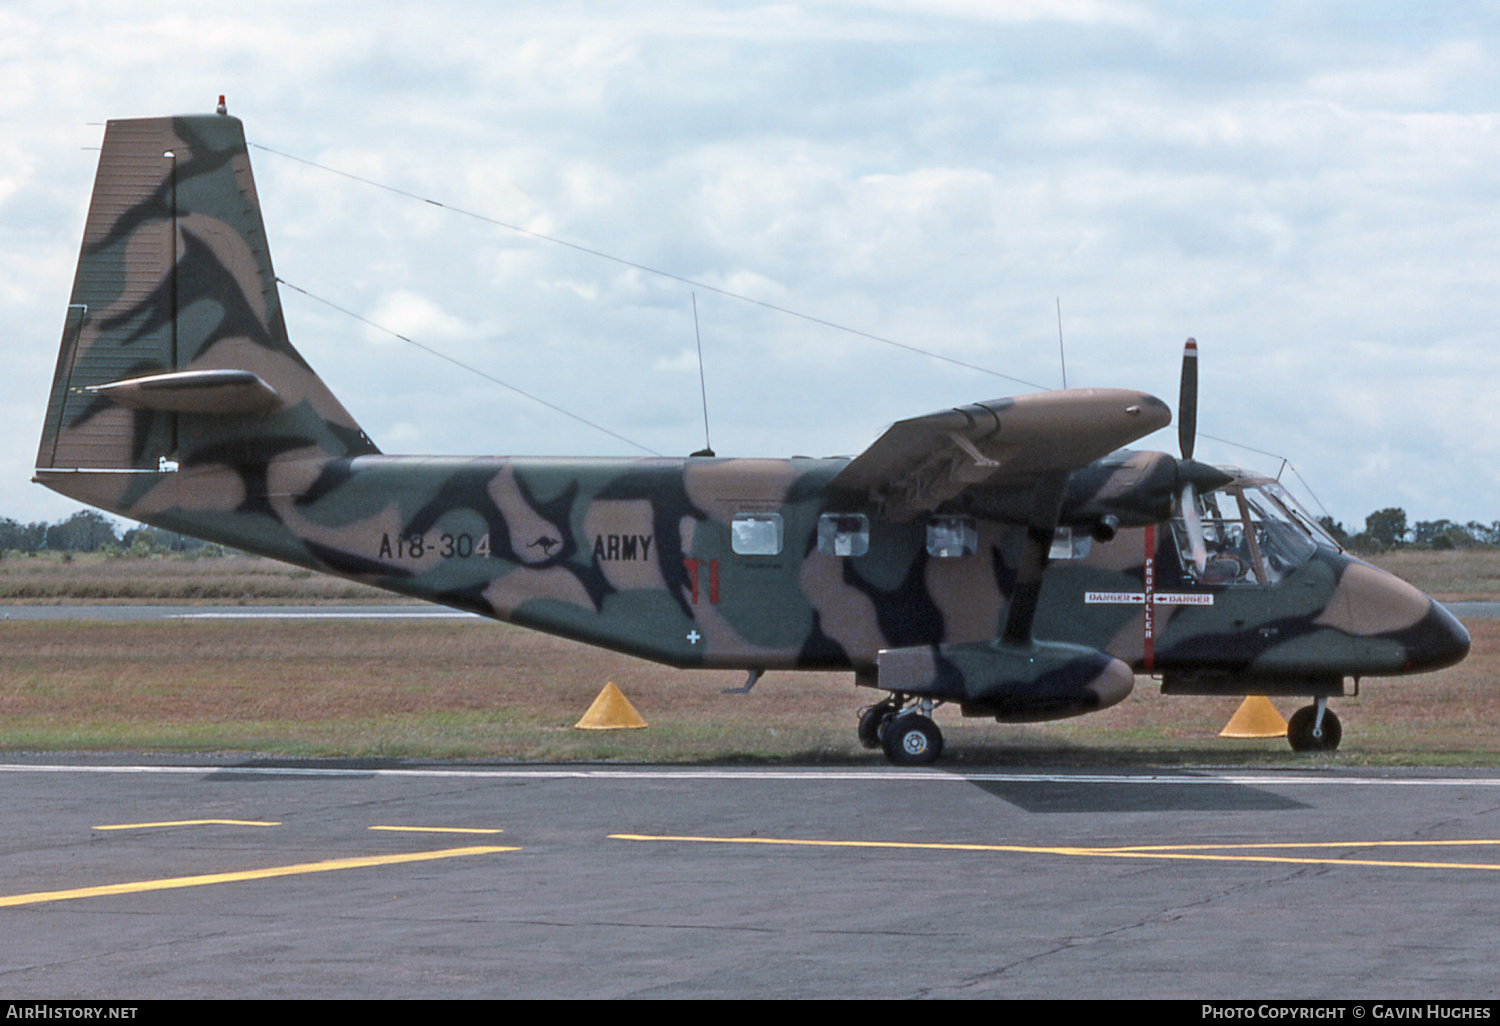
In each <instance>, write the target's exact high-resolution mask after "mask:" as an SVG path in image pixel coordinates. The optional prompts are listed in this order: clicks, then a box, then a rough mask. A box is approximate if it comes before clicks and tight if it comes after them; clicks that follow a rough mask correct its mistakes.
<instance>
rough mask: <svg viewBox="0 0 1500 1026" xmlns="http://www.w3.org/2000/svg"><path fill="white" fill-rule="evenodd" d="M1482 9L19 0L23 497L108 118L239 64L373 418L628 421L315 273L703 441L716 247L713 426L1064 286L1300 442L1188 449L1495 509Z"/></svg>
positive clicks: (1089, 335) (322, 319)
mask: <svg viewBox="0 0 1500 1026" xmlns="http://www.w3.org/2000/svg"><path fill="white" fill-rule="evenodd" d="M1497 48H1500V16H1496V15H1495V14H1494V13H1492V11H1491V10H1490V8H1489V5H1480V4H1472V5H1471V4H1463V3H1456V4H1446V5H1435V4H1418V3H1409V4H1408V3H1378V2H1369V0H1366V2H1358V3H1355V2H1351V3H1334V2H1317V0H1297V2H1295V3H1274V2H1273V3H1242V4H1240V3H1212V4H1209V3H1204V4H1192V3H1159V4H1148V3H1129V2H1113V0H1050V2H1047V0H1039V2H1030V3H1019V2H1018V3H1008V2H1004V0H988V2H985V0H936V2H922V3H917V2H910V3H909V2H904V0H873V2H853V0H851V2H844V3H840V2H829V3H754V2H745V3H730V2H718V3H710V2H695V0H679V2H637V3H630V2H610V3H567V2H557V0H549V2H546V3H531V2H528V0H509V2H507V3H505V4H486V3H471V2H459V0H451V2H444V0H425V2H424V3H422V4H420V5H415V4H400V5H397V4H381V3H364V4H353V3H347V2H346V3H318V2H316V0H311V2H310V0H297V2H290V3H275V2H266V3H255V4H220V5H213V4H204V3H201V2H194V3H191V4H189V3H180V2H177V0H157V2H155V3H153V4H151V5H150V6H149V11H147V10H143V8H142V5H140V4H137V3H124V2H120V3H113V2H101V0H90V2H88V3H68V2H59V0H52V2H48V3H40V2H35V3H33V2H28V0H19V2H9V3H4V4H0V111H3V113H0V124H3V126H4V131H3V132H0V240H3V245H0V339H3V345H4V346H5V347H6V352H7V354H8V360H7V368H8V372H7V373H6V374H5V375H4V376H3V379H0V389H3V390H4V404H3V412H0V416H3V418H4V428H5V437H7V438H8V439H9V440H10V441H9V443H8V444H6V445H5V446H3V447H0V516H11V517H15V518H17V519H20V520H35V519H46V520H53V519H58V518H61V517H64V516H67V515H68V514H69V513H70V512H71V511H72V510H74V509H76V508H78V507H77V506H76V505H74V504H72V503H70V502H68V501H66V500H63V499H61V498H60V497H57V496H53V495H52V494H51V493H50V492H47V491H46V490H45V489H43V488H41V487H40V486H38V485H34V484H31V483H30V482H29V478H30V468H31V466H32V461H33V457H34V455H35V447H36V439H37V437H38V435H39V431H40V423H41V418H42V411H43V407H44V402H43V400H44V396H45V392H46V389H47V386H48V384H49V383H50V380H51V376H52V371H53V367H54V364H55V360H56V353H57V345H58V339H59V337H60V334H61V330H62V320H63V311H64V307H65V305H66V302H67V297H68V293H69V289H70V286H71V282H72V276H73V271H74V267H75V264H76V260H77V252H78V242H79V238H80V235H81V232H82V226H83V219H84V214H85V210H86V207H87V200H88V193H89V189H90V187H91V183H92V179H93V174H94V166H95V162H96V160H97V155H96V154H95V153H94V152H93V151H92V150H91V149H90V147H96V146H97V145H98V143H99V139H100V135H101V132H102V128H101V127H100V125H101V123H102V122H103V121H104V120H105V119H107V118H121V117H138V116H152V115H160V114H173V113H183V112H198V111H201V112H207V111H210V110H212V108H213V105H214V103H215V101H216V99H217V97H218V95H219V94H220V93H223V94H226V95H227V97H228V102H229V107H230V111H231V113H234V114H236V115H238V116H239V117H241V118H242V119H244V122H245V127H246V133H247V135H248V137H249V139H250V140H251V142H252V143H253V144H256V145H257V146H258V147H260V148H257V149H254V150H252V160H253V161H254V165H255V174H256V180H257V185H258V188H259V190H260V195H261V200H262V205H263V208H264V211H265V215H266V221H267V228H268V233H269V236H270V240H271V246H272V255H273V259H274V262H275V265H276V270H277V272H278V274H279V275H280V276H281V277H282V278H283V279H285V280H286V281H287V282H289V283H291V284H293V285H295V286H297V287H298V288H299V289H303V290H305V291H306V292H307V293H310V294H312V295H313V296H316V297H318V300H314V299H310V298H308V297H307V296H305V295H302V294H300V293H297V292H292V291H289V290H285V289H284V290H283V292H282V302H283V305H284V307H285V309H286V313H287V320H288V324H289V328H290V331H291V334H292V340H293V342H294V344H295V345H296V346H297V347H298V348H299V349H300V350H301V352H302V354H303V355H304V357H306V358H307V360H308V361H309V362H310V363H311V364H312V365H313V366H314V367H315V368H316V369H317V370H318V371H319V372H320V373H321V374H322V375H323V377H324V378H325V379H326V380H327V381H328V382H329V384H330V385H331V386H332V387H333V389H334V391H335V393H336V394H338V395H339V396H340V398H341V399H343V401H344V403H345V405H346V406H347V407H348V408H349V409H350V411H351V412H352V413H353V414H354V416H355V417H356V418H357V419H358V420H359V421H360V423H361V424H362V426H363V427H364V428H365V429H366V431H367V432H368V433H369V434H370V435H371V436H372V437H373V438H374V439H375V441H376V443H377V444H379V445H380V446H381V448H382V449H384V450H385V451H387V452H441V453H484V454H512V453H514V454H559V455H577V454H589V455H594V454H597V455H632V454H635V453H639V452H641V451H642V448H637V447H635V446H633V445H631V444H627V443H626V442H624V441H621V440H619V439H618V438H616V437H614V436H612V435H610V434H606V433H603V432H600V431H597V430H595V429H593V428H591V427H588V426H586V425H584V424H581V423H579V422H578V421H576V420H572V419H569V418H566V417H563V416H561V415H559V414H558V413H555V412H553V411H552V410H550V409H548V408H547V407H545V406H542V405H538V404H536V403H533V402H530V401H528V400H526V399H523V398H521V397H519V396H518V395H517V394H516V393H514V392H512V391H509V390H507V389H505V388H502V387H500V386H498V385H496V384H493V383H491V382H490V381H487V380H485V379H484V378H482V377H479V376H477V375H475V374H471V373H469V372H467V371H463V370H460V369H459V368H457V367H455V366H454V365H452V364H450V363H446V362H443V361H442V360H439V359H436V358H434V357H432V356H430V355H428V354H426V353H424V352H422V351H420V350H418V349H416V348H414V347H412V346H410V345H408V344H407V343H405V342H401V341H399V340H397V339H395V338H393V337H392V335H390V334H388V333H385V332H382V331H380V330H377V329H375V328H372V327H370V326H368V325H367V324H364V323H361V322H360V321H359V320H355V319H353V318H351V317H349V316H346V315H345V314H342V313H339V312H337V311H336V310H334V309H333V307H332V306H330V305H328V304H333V305H334V306H338V307H343V308H345V309H347V310H350V311H353V312H355V313H357V314H358V315H359V316H360V317H363V318H366V319H368V321H372V322H375V323H377V324H379V325H382V326H384V327H385V328H388V329H390V330H391V331H394V332H399V333H400V334H402V335H406V336H408V337H410V338H412V339H414V340H415V341H417V342H420V343H421V344H422V345H424V346H428V347H431V348H435V349H438V350H441V351H442V352H444V353H446V354H449V355H450V356H452V357H453V358H455V359H457V360H460V361H462V362H464V363H466V364H469V365H472V366H474V367H476V368H478V369H480V370H482V371H483V372H484V373H485V374H487V375H490V376H492V377H494V378H497V379H500V380H501V381H504V382H506V383H508V384H509V385H512V386H514V387H515V388H518V389H522V390H524V391H526V392H529V393H531V394H533V395H535V396H538V397H541V398H543V399H545V400H546V401H547V402H549V403H553V404H556V405H557V406H560V407H563V408H565V409H567V410H569V411H571V412H572V413H574V414H576V415H577V416H579V417H582V418H584V419H586V420H589V421H593V422H595V423H597V424H599V425H601V426H603V427H606V428H608V429H609V431H611V432H615V433H617V434H618V435H620V436H624V437H625V438H627V439H630V440H631V441H632V442H633V443H635V445H638V446H640V447H643V448H644V449H649V450H652V451H655V452H659V453H663V454H670V455H682V454H686V453H688V452H690V451H692V450H695V449H698V448H700V447H702V445H703V414H702V409H701V405H700V399H699V382H698V371H697V357H696V350H695V347H694V334H693V331H694V329H693V293H694V291H696V293H697V296H696V298H697V307H698V316H699V324H700V327H701V333H702V344H703V352H704V359H705V367H706V379H707V392H708V399H709V417H710V430H711V434H712V442H713V447H714V448H715V449H716V450H717V451H718V452H719V453H720V454H721V455H760V456H767V455H775V456H780V455H792V454H807V455H830V454H840V453H854V452H858V451H859V450H861V449H862V448H863V447H864V446H865V445H867V444H868V443H869V442H870V441H871V440H873V438H874V437H875V436H876V435H877V434H878V433H879V431H880V430H881V429H882V428H883V427H884V426H885V425H886V424H888V423H890V422H891V421H893V420H896V419H899V418H902V417H906V416H912V415H916V414H920V413H926V412H929V411H931V410H936V409H941V408H944V407H948V406H954V405H960V404H962V403H966V402H971V401H974V400H978V399H987V398H994V397H997V396H1003V395H1012V394H1016V393H1018V392H1026V391H1035V390H1037V389H1039V388H1055V387H1059V386H1060V385H1061V383H1062V368H1061V365H1060V362H1059V354H1058V303H1059V301H1060V303H1061V310H1062V328H1063V335H1064V339H1065V343H1066V353H1067V381H1068V384H1069V385H1070V386H1074V387H1077V386H1121V387H1133V388H1141V389H1146V390H1149V391H1152V392H1155V393H1156V394H1158V395H1160V396H1162V397H1163V398H1165V399H1167V400H1168V402H1169V403H1171V404H1172V405H1174V406H1175V404H1176V389H1177V375H1178V372H1179V359H1180V355H1181V347H1182V342H1183V339H1184V338H1186V337H1187V336H1189V335H1193V336H1196V337H1197V338H1198V340H1199V343H1200V346H1201V350H1202V354H1203V360H1202V364H1203V366H1202V393H1201V394H1202V398H1201V404H1200V411H1199V428H1200V431H1202V432H1204V433H1207V434H1210V435H1214V436H1217V437H1218V438H1222V439H1227V440H1229V441H1230V442H1233V443H1238V445H1240V446H1247V447H1250V448H1251V449H1253V450H1262V451H1263V452H1266V453H1275V454H1277V456H1276V457H1271V456H1267V455H1263V454H1261V453H1257V452H1254V451H1247V450H1246V449H1244V448H1235V447H1231V446H1228V445H1224V444H1221V443H1217V442H1212V441H1209V440H1206V439H1202V438H1201V437H1200V441H1199V447H1198V455H1199V457H1200V458H1206V459H1209V460H1212V461H1216V462H1234V463H1239V464H1242V465H1249V466H1255V467H1259V468H1261V469H1265V470H1269V471H1272V472H1275V471H1276V470H1278V469H1279V468H1280V466H1281V459H1280V457H1286V458H1288V459H1290V461H1291V462H1292V464H1293V465H1295V468H1296V470H1297V471H1298V472H1299V473H1300V475H1301V477H1302V478H1304V479H1305V480H1306V482H1307V483H1308V484H1309V485H1310V486H1311V489H1312V491H1313V492H1314V493H1315V494H1316V496H1317V497H1318V498H1319V499H1321V501H1322V504H1323V506H1324V507H1325V508H1326V510H1327V511H1328V512H1330V513H1331V514H1332V515H1334V516H1335V517H1336V518H1337V519H1339V520H1341V521H1343V522H1344V523H1345V524H1346V525H1348V526H1351V527H1355V526H1361V525H1362V524H1363V520H1364V517H1365V515H1366V514H1367V513H1369V512H1370V511H1371V510H1374V509H1376V508H1379V507H1384V506H1402V507H1404V508H1405V509H1406V510H1407V512H1408V514H1409V515H1410V516H1411V518H1412V519H1413V520H1416V519H1434V518H1437V517H1450V518H1453V519H1456V520H1460V521H1463V520H1470V519H1475V520H1480V521H1483V522H1486V523H1488V522H1490V521H1494V520H1500V470H1497V468H1500V402H1497V396H1496V393H1497V385H1500V347H1497V346H1496V344H1495V342H1496V333H1497V331H1500V291H1497V287H1496V286H1497V277H1500V189H1497V180H1496V176H1497V174H1500V123H1497V113H1496V111H1497V106H1500V89H1497V85H1500V83H1497V69H1500V61H1497V53H1496V51H1497ZM282 154H287V155H291V156H283V155H282ZM292 157H297V158H302V159H303V160H305V161H311V162H315V163H316V164H321V165H325V166H327V167H331V168H336V169H338V170H341V171H344V172H347V173H349V174H352V175H357V176H361V177H363V178H366V179H370V180H372V181H376V182H379V183H383V184H385V185H388V186H391V187H393V188H395V189H399V190H403V191H405V192H407V193H412V194H415V195H416V196H419V197H423V198H427V199H432V200H436V201H438V202H441V203H443V204H445V205H446V208H439V207H436V206H433V205H432V204H429V203H424V202H421V201H420V200H414V199H410V198H407V197H403V196H401V195H398V194H397V193H394V192H391V191H385V190H382V189H379V188H375V187H373V186H370V185H366V184H361V183H360V182H358V181H355V180H352V179H350V178H347V177H340V176H339V175H336V174H333V173H331V172H329V171H325V170H320V169H318V168H317V167H313V166H310V165H309V164H306V163H300V162H298V161H297V160H294V159H291V158H292ZM451 208H458V209H459V210H462V211H469V212H473V213H477V214H481V215H484V216H485V217H487V218H490V219H493V220H495V221H500V222H504V223H505V224H510V225H516V226H520V227H524V228H526V229H529V230H530V231H532V232H537V233H542V234H545V235H549V236H554V237H556V238H560V239H563V240H567V241H569V242H572V243H575V244H576V245H578V246H582V247H587V248H590V249H593V250H598V251H602V252H604V253H608V254H612V255H614V256H617V257H620V258H622V259H624V260H628V261H632V262H634V263H636V264H639V265H644V266H646V267H649V268H654V269H658V270H661V271H665V272H668V273H670V274H672V275H676V276H679V277H680V278H685V279H690V280H692V281H695V282H700V283H702V286H703V287H698V288H697V289H696V290H695V288H694V287H693V286H691V285H688V284H684V283H683V282H682V281H679V280H674V279H673V278H669V277H663V276H660V275H656V274H652V273H648V272H646V271H643V270H640V269H636V268H632V267H630V266H627V265H625V264H622V263H618V262H612V261H610V260H606V259H603V258H600V257H597V256H591V255H588V254H586V253H582V252H580V251H578V250H575V249H569V248H567V247H564V246H561V245H557V244H554V243H549V242H546V241H542V240H539V239H537V238H535V237H532V236H527V235H523V234H519V233H517V232H514V231H510V230H507V229H506V228H504V227H500V226H498V225H496V224H493V223H490V222H488V221H484V220H480V219H477V218H473V217H468V216H465V215H464V214H462V213H457V212H454V210H453V209H451ZM712 289H718V290H724V291H725V292H730V293H735V294H737V295H740V296H744V297H748V298H750V299H753V300H757V301H759V302H760V303H767V304H772V305H774V306H779V307H784V308H787V309H790V310H795V311H797V312H799V313H802V314H805V315H807V316H809V317H812V318H817V319H820V320H823V321H829V322H834V323H836V324H838V325H844V326H847V327H849V328H852V329H856V330H858V331H860V332H865V333H868V334H873V335H877V336H880V337H882V338H884V339H889V340H892V341H895V342H899V343H902V344H903V345H906V346H913V347H917V348H920V349H923V350H928V351H930V352H932V353H936V354H940V355H941V356H944V357H947V358H949V359H950V360H955V361H961V362H962V363H963V364H972V365H975V366H977V367H980V368H984V369H985V370H984V371H981V370H975V369H970V368H968V367H964V366H960V365H958V364H955V363H951V362H944V361H942V360H939V359H935V358H933V357H928V356H923V355H919V354H915V353H913V352H911V351H909V350H906V349H901V348H897V347H895V346H892V345H887V344H884V343H881V342H878V341H873V340H871V339H869V338H867V337H864V336H862V335H858V334H854V333H850V332H845V331H839V330H835V329H833V328H830V327H826V326H823V325H821V324H818V323H816V322H814V321H811V320H806V319H799V318H797V317H793V316H789V315H786V314H783V313H778V312H775V311H773V310H770V309H768V308H766V307H765V306H761V305H756V304H754V303H750V302H745V301H744V300H742V299H737V298H733V297H731V296H728V295H725V294H724V292H716V291H712ZM986 371H988V373H986ZM1146 444H1147V445H1148V446H1150V447H1157V448H1162V449H1165V450H1167V451H1175V448H1176V436H1175V432H1173V433H1170V434H1168V433H1163V434H1161V435H1158V436H1156V437H1154V438H1152V439H1150V440H1149V442H1148V443H1146ZM1288 474H1290V472H1288ZM1294 483H1295V479H1294ZM1299 494H1302V495H1304V497H1305V495H1306V493H1305V492H1299ZM1304 501H1308V502H1309V505H1312V502H1311V500H1309V499H1306V498H1304ZM1314 509H1315V511H1317V507H1316V506H1314Z"/></svg>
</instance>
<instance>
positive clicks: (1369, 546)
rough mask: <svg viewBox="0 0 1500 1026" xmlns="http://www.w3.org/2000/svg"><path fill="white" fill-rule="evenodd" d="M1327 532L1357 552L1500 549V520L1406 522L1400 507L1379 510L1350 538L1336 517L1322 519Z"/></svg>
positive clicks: (1319, 520) (1367, 518) (1320, 518)
mask: <svg viewBox="0 0 1500 1026" xmlns="http://www.w3.org/2000/svg"><path fill="white" fill-rule="evenodd" d="M1318 522H1319V523H1321V524H1322V525H1323V527H1324V529H1325V530H1327V531H1328V533H1329V534H1331V535H1333V537H1334V538H1335V539H1336V540H1337V541H1338V543H1339V544H1340V545H1342V546H1344V547H1345V548H1347V549H1349V550H1351V551H1353V552H1362V553H1374V552H1393V551H1395V550H1397V549H1472V548H1479V547H1481V546H1490V545H1500V520H1497V521H1495V522H1494V523H1490V524H1481V523H1480V522H1479V521H1477V520H1470V521H1469V522H1468V523H1467V524H1460V523H1457V522H1455V521H1452V520H1447V519H1444V520H1418V521H1417V522H1416V523H1415V524H1408V523H1407V521H1406V510H1404V509H1401V508H1399V507H1390V508H1387V509H1377V510H1376V511H1375V512H1374V513H1371V514H1370V515H1369V516H1367V517H1365V529H1364V530H1363V531H1360V532H1359V533H1358V534H1350V533H1349V532H1348V531H1346V530H1345V529H1344V525H1343V524H1340V523H1339V522H1337V521H1336V520H1334V519H1333V518H1332V517H1319V518H1318Z"/></svg>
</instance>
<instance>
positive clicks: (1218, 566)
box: [1172, 467, 1337, 584]
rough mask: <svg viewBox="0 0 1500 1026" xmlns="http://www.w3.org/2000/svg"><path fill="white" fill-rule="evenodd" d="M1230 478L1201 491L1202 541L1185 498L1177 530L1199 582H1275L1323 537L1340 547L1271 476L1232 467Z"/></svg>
mask: <svg viewBox="0 0 1500 1026" xmlns="http://www.w3.org/2000/svg"><path fill="white" fill-rule="evenodd" d="M1222 469H1224V470H1225V471H1227V472H1228V473H1231V474H1234V475H1235V479H1234V481H1233V482H1231V483H1230V484H1227V485H1224V486H1223V487H1220V488H1215V489H1214V490H1213V491H1211V492H1208V493H1206V494H1202V495H1198V496H1197V501H1196V506H1197V513H1198V516H1197V518H1196V519H1197V520H1198V522H1199V523H1201V525H1202V545H1201V547H1200V546H1198V545H1196V544H1194V539H1193V537H1192V532H1190V531H1189V529H1188V525H1187V522H1186V521H1185V520H1184V518H1183V511H1182V509H1181V503H1180V502H1179V503H1178V509H1177V510H1176V512H1175V513H1174V515H1173V517H1172V533H1173V536H1174V538H1175V539H1176V541H1177V548H1178V551H1179V553H1181V556H1182V565H1183V568H1184V569H1185V570H1186V572H1187V574H1188V576H1189V577H1190V578H1192V579H1193V580H1194V581H1196V582H1197V583H1199V584H1275V583H1276V582H1277V581H1279V580H1281V579H1282V578H1283V577H1285V576H1286V575H1288V574H1289V573H1291V572H1292V571H1293V570H1295V569H1297V567H1299V566H1301V565H1302V564H1303V563H1305V562H1307V560H1308V557H1310V556H1311V555H1312V554H1313V553H1314V552H1315V551H1317V547H1318V543H1319V542H1322V543H1324V544H1327V545H1332V546H1334V547H1337V545H1336V544H1335V542H1334V541H1333V539H1332V538H1330V537H1329V536H1328V534H1327V532H1325V531H1324V530H1323V529H1322V528H1321V527H1320V526H1319V525H1318V523H1317V521H1316V520H1314V519H1313V518H1312V517H1311V516H1309V515H1308V514H1307V511H1306V510H1304V509H1303V508H1302V507H1301V506H1299V505H1298V504H1297V502H1296V500H1295V499H1293V498H1292V497H1291V496H1290V495H1288V494H1287V491H1286V489H1285V488H1282V487H1281V485H1279V484H1278V483H1276V482H1275V481H1272V480H1270V479H1269V478H1263V477H1255V476H1252V475H1250V474H1247V473H1246V472H1244V471H1241V470H1237V469H1235V468H1232V467H1224V468H1222Z"/></svg>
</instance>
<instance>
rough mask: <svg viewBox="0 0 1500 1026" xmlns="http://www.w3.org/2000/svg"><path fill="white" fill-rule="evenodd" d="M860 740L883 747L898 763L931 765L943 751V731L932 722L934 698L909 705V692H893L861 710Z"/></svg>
mask: <svg viewBox="0 0 1500 1026" xmlns="http://www.w3.org/2000/svg"><path fill="white" fill-rule="evenodd" d="M858 732H859V743H860V744H862V745H864V746H865V747H866V748H881V749H884V750H885V757H886V758H887V759H888V760H890V762H891V763H892V764H893V765H896V766H929V765H931V764H932V763H934V762H936V761H937V760H938V757H939V756H941V755H942V754H943V732H942V731H941V730H939V729H938V725H937V724H936V723H934V722H932V699H930V698H924V699H920V700H919V701H918V702H917V704H916V705H914V706H911V707H907V705H906V696H905V695H892V696H891V697H890V698H887V699H885V700H884V701H880V702H876V703H875V704H874V705H872V706H870V707H869V708H868V709H865V710H864V711H863V712H861V713H860V716H859V731H858Z"/></svg>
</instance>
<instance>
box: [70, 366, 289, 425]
mask: <svg viewBox="0 0 1500 1026" xmlns="http://www.w3.org/2000/svg"><path fill="white" fill-rule="evenodd" d="M88 391H90V392H93V393H96V394H98V395H102V396H104V397H105V398H106V399H113V400H114V401H115V402H117V403H119V404H120V405H121V406H125V407H128V408H129V409H132V410H156V411H159V412H162V413H203V414H222V415H226V416H234V415H250V416H255V415H261V414H266V413H270V412H271V411H272V410H276V409H279V408H280V407H281V406H282V401H281V396H279V395H277V394H276V390H275V389H274V388H272V387H271V386H270V385H268V384H266V382H265V380H264V379H263V378H262V377H261V376H260V375H259V374H256V373H255V372H254V371H247V370H202V371H176V372H174V373H171V374H151V375H148V376H147V377H143V378H126V379H125V380H124V381H111V382H110V383H108V384H106V385H91V386H89V388H88Z"/></svg>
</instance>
